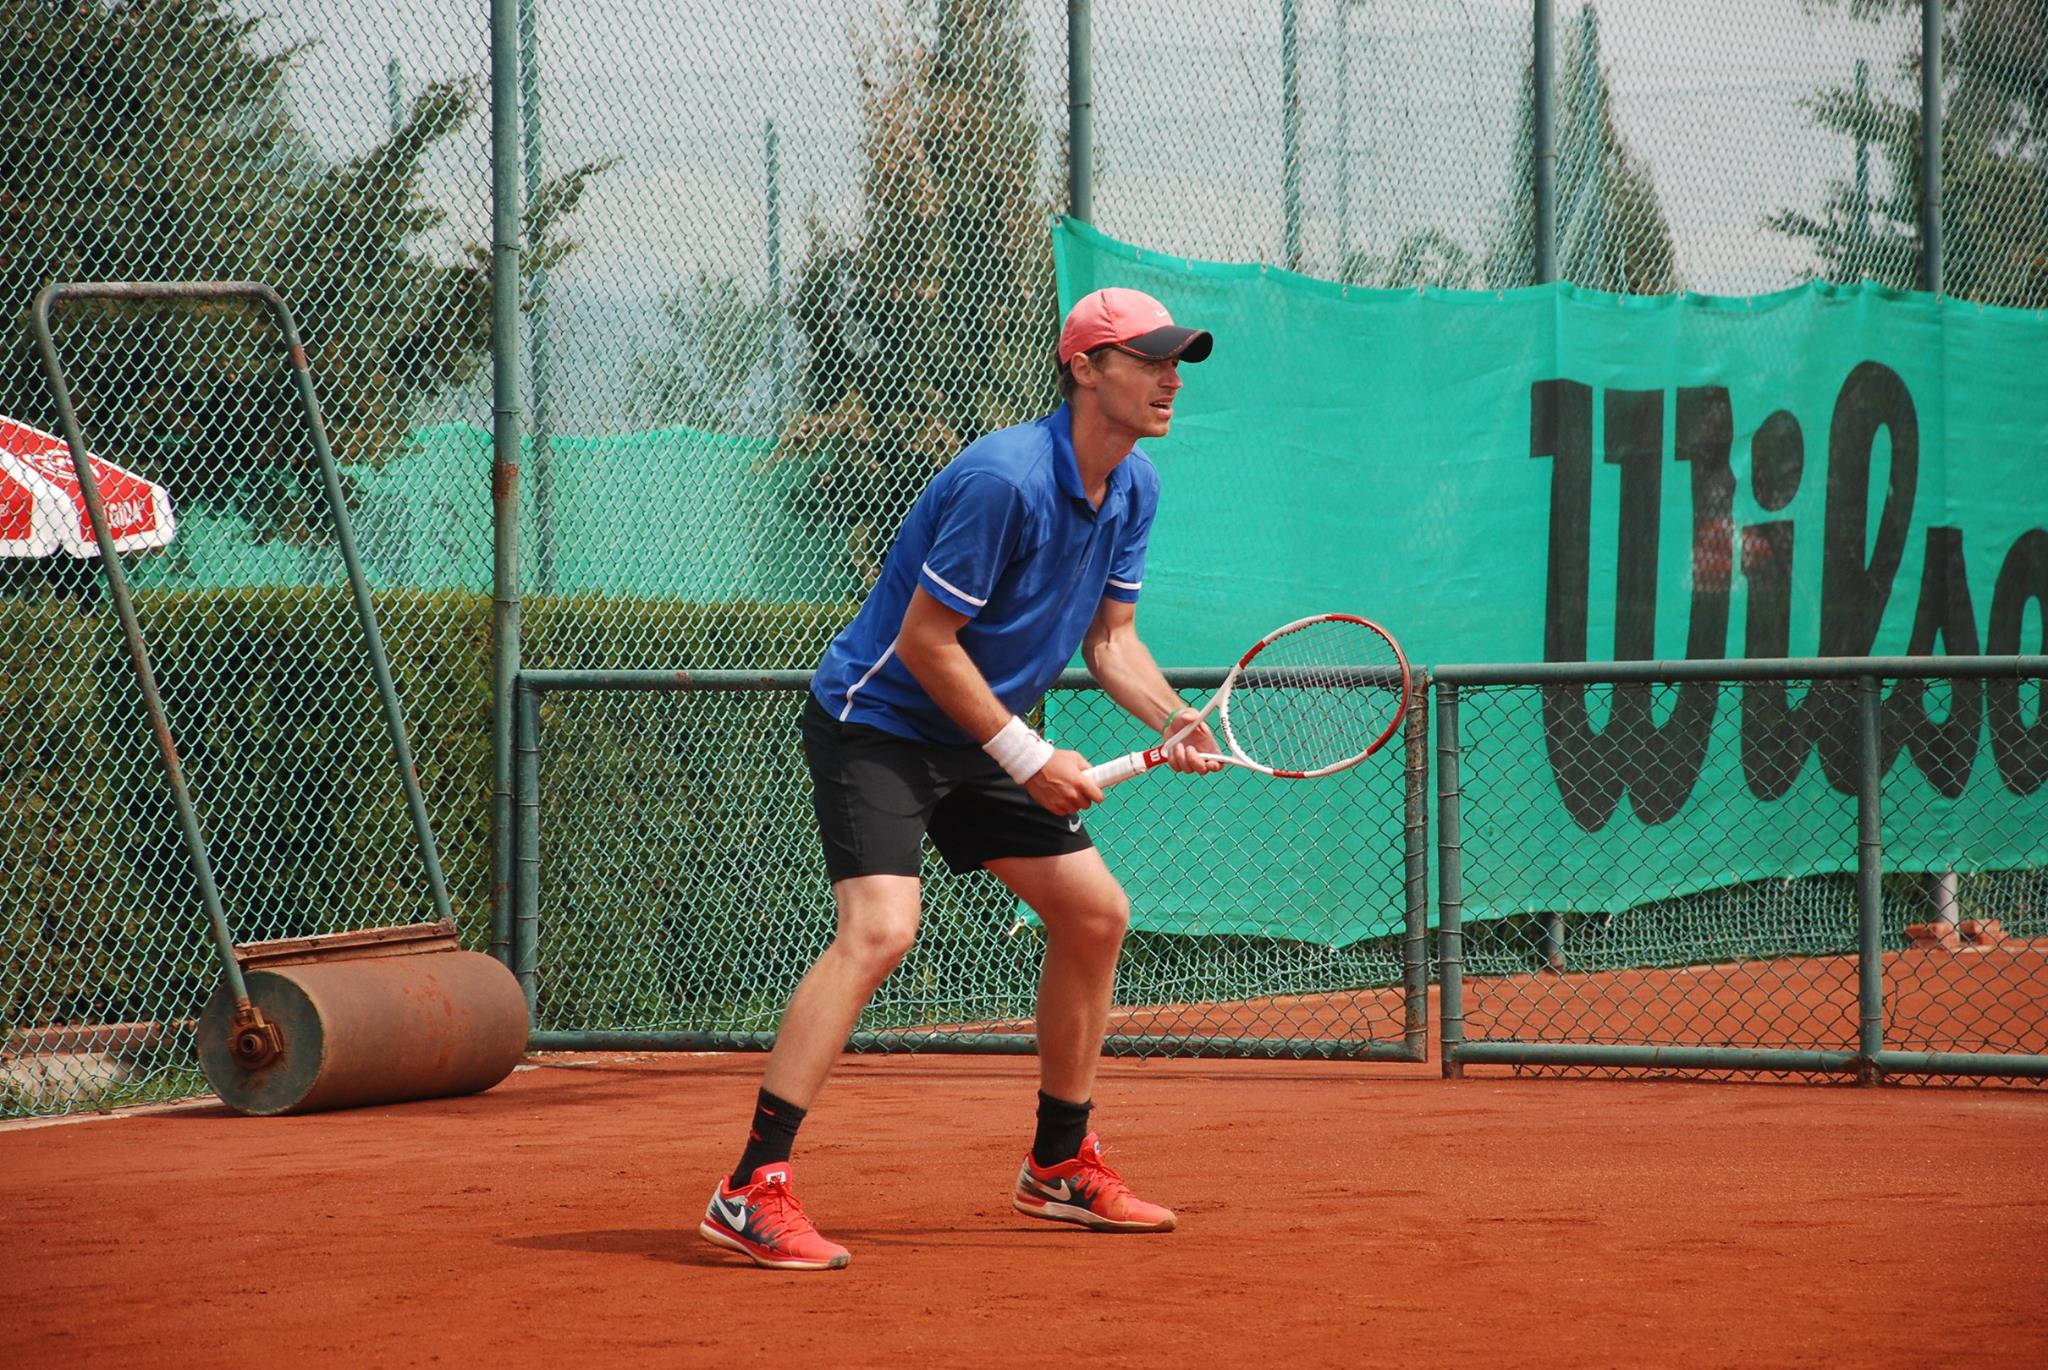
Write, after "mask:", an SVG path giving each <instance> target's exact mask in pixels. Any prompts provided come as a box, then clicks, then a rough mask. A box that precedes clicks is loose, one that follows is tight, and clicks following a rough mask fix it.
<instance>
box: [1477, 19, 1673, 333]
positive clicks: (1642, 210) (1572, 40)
mask: <svg viewBox="0 0 2048 1370" xmlns="http://www.w3.org/2000/svg"><path fill="white" fill-rule="evenodd" d="M1558 47H1559V49H1560V50H1561V51H1562V52H1563V54H1564V60H1563V61H1562V62H1561V63H1560V64H1559V65H1560V70H1559V72H1558V74H1557V80H1556V84H1555V92H1556V96H1555V102H1554V106H1553V107H1554V109H1555V111H1556V116H1555V121H1554V129H1555V137H1556V142H1557V173H1556V187H1557V274H1558V278H1559V279H1561V280H1566V281H1570V282H1572V283H1573V284H1575V285H1583V286H1590V287H1592V288H1593V289H1596V290H1611V291H1615V292H1617V293H1620V294H1629V295H1661V294H1666V293H1668V292H1670V291H1673V290H1676V289H1678V285H1679V281H1678V267H1677V253H1676V250H1675V249H1674V247H1673V245H1672V238H1671V224H1670V221H1669V220H1667V219H1666V218H1665V217H1664V210H1663V207H1662V206H1661V205H1660V204H1658V202H1657V189H1656V186H1655V184H1654V183H1653V182H1652V181H1651V179H1650V169H1649V167H1648V165H1647V164H1645V163H1644V161H1643V159H1642V158H1641V157H1639V156H1638V155H1636V154H1635V153H1634V152H1632V151H1630V149H1629V147H1628V144H1627V143H1626V142H1625V141H1624V140H1623V139H1622V136H1621V130H1620V128H1619V127H1617V126H1616V124H1615V122H1614V110H1613V102H1612V100H1611V99H1610V96H1609V89H1608V83H1607V72H1606V70H1605V68H1604V67H1603V65H1602V63H1601V57H1600V27H1599V16H1598V14H1597V13H1596V11H1595V10H1594V8H1593V7H1592V6H1591V5H1588V6H1586V7H1585V8H1584V9H1583V10H1581V11H1580V12H1579V14H1578V17H1577V18H1576V19H1573V20H1571V21H1570V22H1569V23H1567V24H1566V25H1565V26H1564V31H1563V32H1562V33H1561V34H1560V35H1559V42H1558ZM1532 87H1533V76H1525V84H1524V88H1523V93H1522V102H1521V114H1520V119H1519V123H1518V134H1517V137H1516V139H1515V148H1516V155H1517V157H1519V158H1521V159H1522V161H1523V164H1524V165H1525V166H1526V163H1527V159H1528V150H1529V148H1530V147H1532V146H1533V145H1534V144H1535V141H1536V138H1535V125H1536V119H1535V112H1534V99H1533V96H1532V95H1531V93H1530V92H1531V89H1532ZM1517 184H1518V186H1519V187H1520V190H1519V192H1518V203H1517V205H1516V207H1515V209H1516V212H1514V213H1512V214H1511V215H1510V216H1509V218H1508V230H1507V232H1506V234H1505V236H1504V238H1503V240H1502V241H1501V242H1499V243H1498V244H1496V246H1495V247H1494V250H1493V251H1492V252H1491V253H1490V254H1488V257H1487V262H1486V271H1485V277H1486V284H1487V285H1489V286H1492V287H1496V288H1500V287H1512V286H1520V285H1528V284H1530V283H1531V282H1533V281H1534V280H1535V279H1536V220H1535V215H1534V213H1533V211H1531V210H1530V209H1528V208H1527V207H1526V206H1527V205H1528V204H1529V203H1530V201H1529V198H1528V197H1529V196H1530V194H1531V190H1532V181H1531V179H1530V175H1529V173H1528V172H1527V171H1524V172H1523V173H1522V174H1521V175H1520V177H1519V178H1518V180H1517Z"/></svg>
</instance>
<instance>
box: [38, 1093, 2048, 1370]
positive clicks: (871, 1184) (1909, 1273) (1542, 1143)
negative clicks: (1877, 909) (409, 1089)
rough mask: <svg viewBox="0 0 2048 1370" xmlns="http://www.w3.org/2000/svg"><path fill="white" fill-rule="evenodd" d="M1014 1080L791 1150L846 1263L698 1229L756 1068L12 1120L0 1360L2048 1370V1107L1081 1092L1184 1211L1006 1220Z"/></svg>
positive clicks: (1747, 1096)
mask: <svg viewBox="0 0 2048 1370" xmlns="http://www.w3.org/2000/svg"><path fill="white" fill-rule="evenodd" d="M1034 1064H1035V1063H1034V1062H1032V1061H1030V1060H1026V1059H966V1058H903V1057H891V1058H872V1057H870V1058H854V1059H850V1060H849V1061H848V1062H847V1063H846V1064H845V1066H844V1067H843V1068H842V1069H841V1070H840V1071H839V1073H838V1074H837V1075H836V1076H835V1077H834V1079H833V1082H832V1084H831V1086H830V1087H829V1089H828V1092H827V1094H826V1096H825V1098H824V1100H823V1101H822V1103H823V1107H822V1108H821V1109H820V1110H819V1112H818V1114H817V1116H816V1119H815V1121H814V1122H813V1123H812V1124H811V1125H810V1126H809V1127H807V1129H806V1131H805V1135H804V1138H803V1145H802V1148H801V1151H800V1153H799V1162H800V1170H799V1180H800V1183H801V1190H802V1192H803V1194H804V1196H805V1200H806V1203H807V1204H808V1205H809V1206H810V1208H811V1210H812V1212H813V1213H814V1214H816V1215H818V1217H819V1218H820V1221H821V1225H822V1226H823V1227H824V1228H825V1230H826V1231H827V1233H828V1234H829V1235H832V1236H834V1237H836V1238H838V1239H840V1240H842V1241H844V1242H845V1243H846V1244H847V1245H848V1246H850V1247H851V1248H852V1249H853V1251H854V1263H853V1265H852V1267H851V1268H850V1269H848V1270H846V1271H844V1272H837V1273H829V1274H816V1275H801V1276H785V1275H774V1274H770V1273H768V1272H765V1271H761V1270H757V1269H754V1268H753V1267H751V1266H749V1265H747V1264H745V1263H744V1262H743V1261H741V1260H740V1258H738V1257H736V1256H728V1255H726V1254H723V1253H721V1252H719V1251H717V1250H715V1249H714V1248H712V1247H710V1246H708V1245H706V1244H705V1243H704V1242H702V1241H701V1240H699V1239H698V1237H697V1236H696V1234H695V1226H696V1222H697V1219H698V1216H699V1214H700V1211H701V1209H702V1207H703V1202H704V1194H705V1193H707V1192H708V1187H709V1185H710V1184H711V1182H712V1177H713V1176H715V1175H716V1174H717V1173H718V1172H719V1170H720V1169H721V1168H723V1167H724V1166H726V1165H729V1164H730V1162H731V1159H732V1158H731V1156H730V1155H729V1154H728V1153H729V1152H731V1151H732V1150H733V1147H734V1145H735V1141H736V1139H735V1136H734V1135H733V1134H734V1123H733V1120H734V1119H738V1118H743V1117H744V1116H745V1108H746V1106H747V1104H748V1102H749V1101H750V1100H751V1098H752V1095H753V1090H754V1088H755V1085H756V1083H757V1081H758V1078H759V1074H758V1073H759V1069H760V1061H759V1059H758V1058H753V1057H746V1056H681V1057H678V1056H573V1057H569V1056H556V1057H544V1058H536V1063H535V1064H534V1065H532V1066H530V1067H528V1068H525V1069H522V1070H521V1071H519V1072H518V1073H517V1074H515V1075H514V1076H513V1077H512V1078H511V1079H510V1080H508V1081H506V1082H505V1083H504V1084H503V1085H501V1086H500V1087H498V1088H497V1089H495V1090H492V1091H491V1092H489V1093H487V1094H483V1095H479V1096H475V1097H471V1098H466V1099H452V1100H442V1101H435V1102H429V1103H419V1104H410V1105H404V1106H399V1107H388V1108H372V1109H364V1110H357V1111H350V1112H342V1113H332V1114H322V1115H313V1116H307V1117H297V1118H280V1119H253V1118H244V1117H237V1116H233V1115H230V1114H229V1113H228V1112H227V1111H226V1110H225V1109H223V1108H221V1107H219V1106H218V1105H213V1104H210V1103H194V1104H188V1105H182V1106H174V1107H171V1108H168V1109H162V1110H156V1111H145V1112H139V1113H131V1114H121V1115H114V1116H101V1117H85V1118H81V1119H75V1120H66V1121H61V1122H54V1123H27V1124H15V1125H10V1126H9V1127H7V1128H6V1129H5V1130H0V1175H4V1176H5V1179H4V1180H0V1189H4V1202H5V1204H6V1208H7V1211H8V1212H9V1214H10V1221H9V1222H8V1223H7V1225H6V1228H5V1231H4V1235H0V1262H4V1264H5V1266H6V1268H8V1269H9V1270H11V1271H13V1272H14V1274H13V1275H12V1277H11V1283H12V1284H13V1290H12V1296H11V1298H10V1301H9V1302H10V1312H9V1315H8V1317H7V1318H6V1320H5V1324H4V1326H5V1330H4V1333H0V1362H5V1363H7V1364H10V1365H21V1366H84V1365H93V1366H117V1365H196V1366H204V1365H223V1366H225V1365H247V1364H293V1363H298V1364H359V1365H426V1364H434V1363H443V1364H463V1363H475V1362H481V1361H485V1360H488V1361H489V1362H491V1363H494V1364H501V1365H522V1366H523V1365H562V1364H589V1365H751V1364H764V1363H775V1364H830V1365H855V1366H867V1365H922V1366H1010V1365H1016V1366H1027V1365H1028V1366H1039V1365H1046V1364H1058V1363H1061V1362H1062V1361H1072V1362H1074V1363H1085V1364H1090V1365H1111V1366H1123V1365H1128V1366H1147V1365H1160V1366H1187V1365H1195V1364H1206V1365H1217V1366H1223V1365H1237V1364H1247V1363H1252V1362H1264V1363H1271V1364H1285V1365H1401V1364H1414V1363H1419V1362H1428V1363H1437V1364H1461V1363H1462V1364H1478V1365H1588V1364H1591V1365H1629V1364H1637V1365H1641V1364H1686V1365H1702V1366H1714V1365H1757V1364H1764V1365H1808V1364H1812V1365H1823V1364H1824V1365H1827V1366H1830V1367H1844V1366H1861V1365H1885V1366H1901V1365H1935V1364H1940V1365H1987V1366H1993V1365H1995V1366H2016V1365H2026V1364H2040V1363H2042V1362H2043V1361H2044V1359H2048V1320H2044V1319H2043V1317H2042V1314H2041V1309H2042V1307H2043V1306H2044V1304H2048V1094H2044V1093H2043V1092H2042V1091H2040V1090H2039V1089H2037V1088H2032V1087H2025V1086H2022V1087H1998V1086H1966V1087H1958V1088H1940V1087H1932V1088H1929V1087H1911V1086H1904V1087H1888V1088H1882V1089H1858V1088H1854V1087H1849V1086H1836V1085H1811V1084H1802V1085H1776V1084H1770V1083H1764V1082H1756V1081H1749V1082H1740V1083H1726V1084H1722V1083H1706V1082H1699V1081H1654V1080H1653V1081H1635V1082H1619V1081H1606V1080H1557V1079H1516V1078H1513V1077H1510V1076H1507V1075H1505V1074H1501V1073H1492V1074H1487V1073H1482V1072H1480V1071H1477V1070H1475V1071H1474V1073H1473V1076H1472V1077H1471V1078H1468V1079H1466V1080H1463V1081H1456V1082H1449V1081H1444V1080H1442V1079H1440V1078H1438V1068H1437V1067H1436V1066H1434V1065H1429V1066H1399V1065H1382V1064H1370V1065H1348V1064H1331V1063H1277V1062H1271V1063H1269V1062H1172V1061H1153V1062H1144V1063H1124V1062H1117V1063H1108V1064H1106V1065H1105V1068H1104V1073H1103V1077H1102V1080H1101V1083H1100V1085H1099V1087H1098V1089H1097V1093H1096V1098H1097V1101H1098V1103H1099V1105H1100V1110H1099V1112H1098V1118H1099V1119H1100V1120H1101V1122H1102V1125H1103V1128H1104V1131H1105V1134H1106V1135H1107V1137H1108V1139H1109V1142H1110V1145H1111V1149H1112V1155H1111V1159H1112V1162H1113V1163H1116V1164H1119V1165H1120V1166H1121V1168H1122V1169H1123V1170H1124V1172H1125V1174H1126V1175H1127V1176H1128V1177H1129V1178H1131V1179H1132V1180H1133V1181H1134V1182H1136V1183H1137V1185H1138V1186H1139V1187H1140V1189H1141V1192H1144V1193H1147V1194H1150V1195H1153V1196H1156V1197H1157V1198H1160V1199H1162V1200H1164V1201H1166V1202H1168V1203H1170V1204H1172V1205H1174V1206H1175V1207H1176V1208H1177V1209H1178V1210H1179V1212H1180V1214H1181V1218H1182V1228H1181V1230H1180V1231H1178V1232H1176V1233H1173V1234H1171V1235H1169V1236H1164V1237H1156V1238H1153V1237H1146V1238H1135V1237H1133V1238H1118V1237H1102V1236H1095V1235H1091V1234H1086V1233H1081V1232H1075V1231H1070V1230H1067V1229H1064V1228H1059V1227H1053V1226H1050V1225H1039V1224H1035V1223H1032V1222H1029V1221H1028V1220H1026V1219H1024V1218H1021V1217H1018V1216H1017V1215H1015V1214H1013V1213H1012V1212H1011V1211H1010V1208H1009V1204H1008V1189H1009V1185H1010V1182H1011V1179H1012V1175H1013V1172H1014V1170H1015V1167H1016V1163H1017V1158H1018V1156H1019V1155H1020V1154H1021V1151H1022V1148H1023V1144H1024V1141H1025V1140H1026V1139H1028V1137H1029V1134H1030V1123H1031V1113H1030V1110H1031V1101H1032V1087H1033V1086H1032V1080H1033V1070H1034Z"/></svg>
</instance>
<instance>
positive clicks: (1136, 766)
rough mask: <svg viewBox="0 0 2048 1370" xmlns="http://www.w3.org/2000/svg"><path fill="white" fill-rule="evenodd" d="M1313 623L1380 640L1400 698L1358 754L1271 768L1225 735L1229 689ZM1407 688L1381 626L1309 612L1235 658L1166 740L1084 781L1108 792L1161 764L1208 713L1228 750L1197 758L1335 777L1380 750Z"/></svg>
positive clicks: (1282, 775) (1403, 666)
mask: <svg viewBox="0 0 2048 1370" xmlns="http://www.w3.org/2000/svg"><path fill="white" fill-rule="evenodd" d="M1318 623H1356V624H1359V625H1360V626H1362V627H1366V628H1370V629H1371V630H1372V631H1374V632H1375V633H1378V634H1379V635H1380V636H1381V637H1382V638H1384V639H1385V640H1386V644H1387V646H1388V647H1390V648H1392V649H1393V652H1394V660H1395V662H1396V663H1397V664H1398V665H1399V666H1400V670H1401V696H1400V699H1399V701H1398V702H1397V703H1396V704H1395V707H1394V716H1393V718H1392V719H1390V720H1389V721H1388V723H1387V726H1386V728H1385V730H1384V731H1382V732H1381V733H1380V735H1379V736H1378V737H1376V738H1374V739H1373V741H1372V745H1371V746H1369V747H1367V748H1366V749H1365V750H1364V751H1362V752H1360V753H1358V755H1356V756H1352V757H1346V758H1345V759H1344V760H1342V761H1338V762H1334V763H1332V764H1330V765H1327V766H1318V767H1317V768H1316V769H1314V770H1312V771H1282V770H1275V769H1274V768H1273V767H1271V766H1267V765H1264V764H1262V763H1260V762H1257V761H1254V760H1252V759H1251V758H1250V757H1249V756H1246V755H1245V754H1244V750H1243V749H1242V748H1241V747H1239V746H1238V745H1237V739H1236V737H1234V736H1233V735H1232V734H1231V731H1230V691H1231V689H1232V687H1234V686H1235V685H1236V684H1237V682H1238V681H1239V679H1241V678H1242V677H1243V675H1244V670H1245V667H1247V666H1249V665H1250V664H1251V662H1252V658H1254V657H1256V656H1257V655H1258V654H1259V653H1260V652H1263V651H1264V650H1266V648H1267V647H1269V646H1271V645H1272V644H1273V643H1275V642H1277V641H1279V640H1280V639H1281V638H1283V637H1286V636H1287V635H1288V634H1289V633H1298V632H1300V631H1301V630H1302V629H1304V628H1309V627H1313V626H1314V625H1315V624H1318ZM1409 688H1410V679H1409V674H1408V657H1407V654H1406V653H1404V652H1403V651H1402V650H1401V644H1400V643H1399V642H1398V641H1396V640H1395V638H1394V635H1393V634H1392V633H1390V632H1388V631H1387V630H1386V629H1385V628H1382V627H1381V626H1380V625H1379V624H1377V623H1374V622H1373V621H1372V620H1371V619H1369V618H1360V617H1359V616H1358V615H1357V614H1310V615H1309V616H1308V617H1307V618H1298V619H1296V620H1294V622H1292V623H1283V624H1281V625H1280V626H1279V627H1278V628H1275V629H1274V630H1273V631H1272V632H1270V633H1267V634H1266V635H1265V636H1264V637H1262V638H1260V639H1259V640H1258V641H1257V642H1254V643H1253V644H1252V645H1251V648H1250V650H1248V651H1247V652H1246V653H1245V654H1244V655H1243V656H1241V657H1239V658H1238V659H1237V664H1236V665H1235V666H1233V667H1231V668H1230V674H1228V675H1226V676H1224V677H1223V684H1222V685H1220V686H1219V687H1217V690H1216V693H1215V694H1213V695H1211V696H1210V697H1209V702H1208V703H1207V704H1205V705H1203V706H1202V711H1201V712H1200V713H1199V714H1196V715H1195V716H1194V717H1193V718H1191V719H1189V720H1188V721H1187V722H1185V723H1183V724H1182V725H1181V726H1180V727H1179V728H1177V729H1175V730H1174V732H1173V733H1172V734H1171V735H1170V736H1168V737H1166V738H1164V739H1162V740H1161V741H1160V743H1159V745H1158V746H1156V747H1147V748H1146V749H1145V750H1143V751H1139V752H1130V753H1127V754H1126V755H1124V756H1120V757H1117V758H1116V759H1115V760H1114V761H1105V762H1103V763H1102V764H1101V765H1099V766H1090V767H1089V768H1088V778H1089V779H1090V780H1093V781H1094V782H1095V783H1096V784H1098V785H1100V786H1102V787H1103V788H1104V789H1108V788H1109V787H1110V786H1111V785H1120V784H1122V783H1123V782H1124V781H1126V780H1129V779H1130V778H1131V777H1132V776H1137V775H1143V774H1144V773H1145V772H1146V771H1149V770H1151V769H1152V768H1153V767H1154V766H1161V765H1164V764H1165V763H1166V753H1167V751H1168V750H1169V749H1170V748H1172V747H1173V746H1174V744H1175V743H1177V742H1179V741H1180V740H1181V739H1182V738H1183V737H1185V736H1187V735H1188V733H1189V732H1191V731H1192V730H1193V729H1194V727H1195V725H1196V724H1198V723H1200V722H1202V721H1203V720H1204V719H1206V718H1208V717H1209V715H1210V714H1212V713H1213V714H1215V715H1216V716H1217V725H1218V727H1219V729H1220V731H1221V732H1222V735H1223V745H1224V746H1225V747H1228V748H1229V749H1230V750H1229V754H1228V755H1224V754H1219V753H1215V752H1203V753H1201V755H1202V756H1203V757H1204V758H1205V759H1207V760H1210V761H1221V762H1222V763H1223V764H1225V765H1226V766H1242V767H1243V768H1244V769H1246V770H1248V771H1257V772H1258V773H1259V774H1260V775H1270V776H1273V777H1274V778H1275V779H1279V780H1314V779H1317V778H1318V777H1321V776H1326V775H1335V774H1337V773H1338V772H1339V771H1348V770H1350V769H1351V768H1352V767H1353V766H1356V765H1357V764H1358V763H1359V762H1361V761H1363V760H1365V759H1366V758H1367V757H1369V756H1371V755H1372V754H1373V753H1374V752H1376V751H1378V750H1379V749H1380V748H1381V747H1384V746H1385V745H1386V743H1387V739H1388V738H1390V737H1392V736H1393V735H1394V734H1395V732H1397V731H1398V730H1399V729H1400V727H1401V720H1402V719H1403V718H1404V717H1405V716H1406V715H1407V713H1408V691H1409Z"/></svg>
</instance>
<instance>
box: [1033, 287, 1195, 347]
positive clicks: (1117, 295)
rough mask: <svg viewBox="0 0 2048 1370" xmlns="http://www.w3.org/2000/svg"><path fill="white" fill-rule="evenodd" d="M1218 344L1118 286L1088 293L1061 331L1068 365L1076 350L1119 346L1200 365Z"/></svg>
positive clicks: (1135, 292)
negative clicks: (1183, 326) (1199, 362)
mask: <svg viewBox="0 0 2048 1370" xmlns="http://www.w3.org/2000/svg"><path fill="white" fill-rule="evenodd" d="M1215 345H1216V340H1215V339H1214V338H1212V337H1210V336H1209V334H1208V332H1207V331H1206V330H1203V329H1200V328H1182V327H1181V326H1180V325H1178V324H1176V323H1175V322H1174V321H1173V315H1171V314H1169V313H1167V312H1166V306H1165V305H1163V304H1161V303H1159V301H1157V300H1155V299H1153V298H1152V297H1151V296H1150V295H1147V294H1146V293H1145V292H1144V291H1142V290H1128V289H1126V288H1124V287H1123V286H1120V285H1113V286H1110V287H1108V288H1107V289H1104V290H1098V291H1096V292H1095V293H1094V294H1092V295H1083V296H1082V297H1081V299H1080V301H1079V302H1078V303H1077V304H1075V306H1074V307H1073V308H1072V309H1070V310H1068V311H1067V323H1066V326H1065V327H1064V328H1062V329H1060V346H1059V359H1060V365H1061V366H1065V365H1066V364H1067V363H1068V362H1070V361H1072V360H1073V359H1074V354H1075V353H1076V352H1088V351H1092V350H1093V349H1095V348H1098V347H1114V348H1115V349H1116V350H1117V351H1119V352H1128V353H1130V354H1131V355H1132V356H1133V357H1143V358H1145V360H1147V361H1168V360H1171V359H1174V358H1178V359H1179V360H1181V361H1184V362H1198V361H1201V360H1202V359H1203V358H1204V357H1206V356H1208V355H1209V349H1210V348H1211V347H1214V346H1215Z"/></svg>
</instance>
